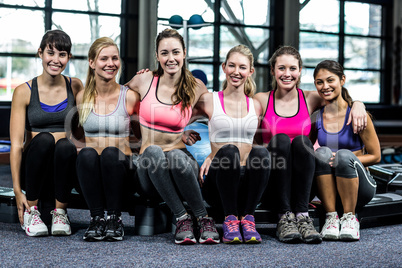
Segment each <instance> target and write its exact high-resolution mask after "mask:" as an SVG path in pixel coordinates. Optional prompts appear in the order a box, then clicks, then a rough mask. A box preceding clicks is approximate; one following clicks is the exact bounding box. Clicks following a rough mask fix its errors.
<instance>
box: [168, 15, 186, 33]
mask: <svg viewBox="0 0 402 268" xmlns="http://www.w3.org/2000/svg"><path fill="white" fill-rule="evenodd" d="M169 24H170V26H171V27H172V28H173V29H176V30H177V29H180V28H181V27H182V26H183V18H182V17H181V16H180V15H173V16H171V17H170V19H169Z"/></svg>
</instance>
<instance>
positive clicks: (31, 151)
mask: <svg viewBox="0 0 402 268" xmlns="http://www.w3.org/2000/svg"><path fill="white" fill-rule="evenodd" d="M76 158H77V149H76V147H75V145H74V144H73V143H71V142H70V141H69V140H68V139H67V138H64V139H60V140H58V141H57V143H55V139H54V137H53V135H52V134H50V133H47V132H42V133H39V134H38V135H36V136H35V137H34V138H33V139H32V141H31V142H30V143H29V145H28V146H27V148H25V150H24V152H23V154H22V162H21V186H22V188H23V189H25V192H26V197H27V200H29V201H35V200H38V199H41V200H43V199H46V200H54V199H57V200H58V201H59V202H61V203H68V201H69V197H70V194H71V190H72V188H73V186H74V184H76V181H77V175H76V170H75V161H76Z"/></svg>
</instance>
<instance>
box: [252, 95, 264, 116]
mask: <svg viewBox="0 0 402 268" xmlns="http://www.w3.org/2000/svg"><path fill="white" fill-rule="evenodd" d="M252 99H253V103H254V108H255V112H256V113H257V114H258V115H262V106H261V103H260V101H259V100H258V99H257V98H255V96H254V97H253V98H252Z"/></svg>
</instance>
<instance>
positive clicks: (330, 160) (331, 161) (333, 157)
mask: <svg viewBox="0 0 402 268" xmlns="http://www.w3.org/2000/svg"><path fill="white" fill-rule="evenodd" d="M335 154H336V153H334V152H332V157H331V158H330V159H329V163H328V164H329V166H330V167H334V160H335Z"/></svg>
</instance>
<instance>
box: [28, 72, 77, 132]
mask: <svg viewBox="0 0 402 268" xmlns="http://www.w3.org/2000/svg"><path fill="white" fill-rule="evenodd" d="M63 77H64V79H65V80H66V90H67V107H66V108H65V109H64V110H61V111H59V112H54V113H49V112H45V111H44V110H43V109H42V107H41V105H40V101H39V93H38V82H37V77H35V78H34V79H32V86H31V99H30V100H29V105H28V107H27V111H26V120H25V129H26V130H28V131H34V132H65V131H66V130H65V128H64V123H65V119H66V117H67V114H68V113H69V112H70V110H71V109H72V108H73V107H74V106H75V100H74V94H73V91H72V89H71V84H70V82H69V81H68V80H67V78H66V77H65V76H63Z"/></svg>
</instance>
